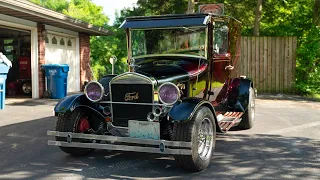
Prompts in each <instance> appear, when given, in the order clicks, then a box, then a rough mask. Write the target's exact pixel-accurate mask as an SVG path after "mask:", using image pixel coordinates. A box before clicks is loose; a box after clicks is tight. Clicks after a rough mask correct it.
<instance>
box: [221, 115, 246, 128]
mask: <svg viewBox="0 0 320 180" xmlns="http://www.w3.org/2000/svg"><path fill="white" fill-rule="evenodd" d="M242 115H243V112H226V113H224V115H222V114H218V115H217V117H218V122H219V126H220V128H221V129H222V130H223V131H224V132H227V131H229V129H230V128H232V127H233V126H236V125H238V124H239V123H240V121H241V117H242ZM219 117H220V120H219Z"/></svg>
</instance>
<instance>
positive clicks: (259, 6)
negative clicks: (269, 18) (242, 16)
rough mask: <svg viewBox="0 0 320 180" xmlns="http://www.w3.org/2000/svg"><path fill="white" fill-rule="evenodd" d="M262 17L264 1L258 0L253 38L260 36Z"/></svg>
mask: <svg viewBox="0 0 320 180" xmlns="http://www.w3.org/2000/svg"><path fill="white" fill-rule="evenodd" d="M261 15H262V0H257V7H256V12H255V19H254V28H253V36H259V29H260V20H261Z"/></svg>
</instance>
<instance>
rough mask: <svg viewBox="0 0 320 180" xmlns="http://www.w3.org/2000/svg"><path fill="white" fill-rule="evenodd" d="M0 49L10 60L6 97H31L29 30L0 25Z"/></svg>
mask: <svg viewBox="0 0 320 180" xmlns="http://www.w3.org/2000/svg"><path fill="white" fill-rule="evenodd" d="M0 50H1V52H2V53H3V54H4V55H5V56H6V57H7V58H8V59H9V60H10V61H11V62H12V68H11V69H10V71H9V73H8V76H7V82H6V87H7V91H6V92H7V97H31V93H32V88H31V32H30V31H28V30H22V29H17V28H12V27H6V26H0Z"/></svg>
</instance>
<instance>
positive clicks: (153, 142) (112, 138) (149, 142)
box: [47, 131, 191, 148]
mask: <svg viewBox="0 0 320 180" xmlns="http://www.w3.org/2000/svg"><path fill="white" fill-rule="evenodd" d="M47 135H48V136H58V137H69V136H71V137H72V138H81V139H95V140H103V141H114V142H124V143H134V144H143V145H145V144H147V145H160V144H161V143H163V144H165V146H170V147H184V148H191V142H184V141H166V140H153V139H138V138H131V137H118V136H108V135H95V134H81V133H71V132H58V131H47Z"/></svg>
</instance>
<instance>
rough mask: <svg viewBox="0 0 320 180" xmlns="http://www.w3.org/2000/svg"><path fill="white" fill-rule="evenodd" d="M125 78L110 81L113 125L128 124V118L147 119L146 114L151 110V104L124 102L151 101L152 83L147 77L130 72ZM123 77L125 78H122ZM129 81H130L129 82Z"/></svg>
mask: <svg viewBox="0 0 320 180" xmlns="http://www.w3.org/2000/svg"><path fill="white" fill-rule="evenodd" d="M130 75H131V76H127V77H126V78H123V77H122V79H120V80H118V81H117V80H115V81H114V82H112V83H111V100H112V102H123V103H124V104H112V118H113V124H114V125H115V126H122V127H127V126H128V120H141V121H147V115H148V113H149V112H152V106H149V105H136V104H135V105H132V104H125V103H152V102H153V85H152V83H151V81H149V80H148V79H141V77H140V76H136V75H135V74H130ZM124 79H125V80H124ZM129 82H131V83H129Z"/></svg>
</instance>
